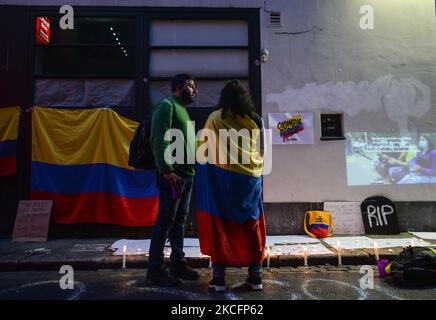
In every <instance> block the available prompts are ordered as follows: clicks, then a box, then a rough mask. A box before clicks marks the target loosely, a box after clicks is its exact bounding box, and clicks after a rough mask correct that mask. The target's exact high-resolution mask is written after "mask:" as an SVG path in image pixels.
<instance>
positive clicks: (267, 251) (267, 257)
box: [266, 247, 271, 271]
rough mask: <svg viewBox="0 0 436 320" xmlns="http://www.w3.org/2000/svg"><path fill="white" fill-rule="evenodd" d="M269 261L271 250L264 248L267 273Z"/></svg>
mask: <svg viewBox="0 0 436 320" xmlns="http://www.w3.org/2000/svg"><path fill="white" fill-rule="evenodd" d="M270 259H271V249H270V247H266V268H267V270H268V271H270V268H269V266H270V264H269V263H270Z"/></svg>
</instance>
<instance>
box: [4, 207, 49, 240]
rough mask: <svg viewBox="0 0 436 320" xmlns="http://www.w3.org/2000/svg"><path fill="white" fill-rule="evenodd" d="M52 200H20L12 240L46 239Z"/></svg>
mask: <svg viewBox="0 0 436 320" xmlns="http://www.w3.org/2000/svg"><path fill="white" fill-rule="evenodd" d="M52 206H53V201H52V200H21V201H20V203H19V205H18V212H17V217H16V218H15V225H14V231H13V233H12V241H15V242H25V241H47V234H48V227H49V223H50V214H51V208H52Z"/></svg>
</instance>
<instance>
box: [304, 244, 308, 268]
mask: <svg viewBox="0 0 436 320" xmlns="http://www.w3.org/2000/svg"><path fill="white" fill-rule="evenodd" d="M303 251H304V266H305V267H307V256H308V252H307V247H306V246H303Z"/></svg>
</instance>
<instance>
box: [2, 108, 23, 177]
mask: <svg viewBox="0 0 436 320" xmlns="http://www.w3.org/2000/svg"><path fill="white" fill-rule="evenodd" d="M20 113H21V108H20V107H10V108H0V176H10V175H14V174H16V173H17V139H18V126H19V121H20Z"/></svg>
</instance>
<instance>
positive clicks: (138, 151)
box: [129, 112, 156, 170]
mask: <svg viewBox="0 0 436 320" xmlns="http://www.w3.org/2000/svg"><path fill="white" fill-rule="evenodd" d="M152 118H153V112H150V113H149V114H148V115H147V117H145V119H144V120H143V121H142V122H141V123H140V124H139V125H138V127H137V128H136V130H135V134H134V135H133V139H132V141H131V142H130V148H129V166H131V167H133V168H135V169H145V170H152V169H154V168H156V164H155V162H154V157H153V152H152V150H151V141H150V137H151V120H152Z"/></svg>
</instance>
